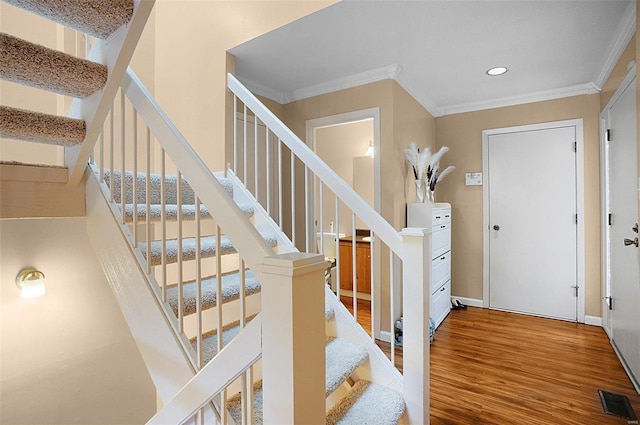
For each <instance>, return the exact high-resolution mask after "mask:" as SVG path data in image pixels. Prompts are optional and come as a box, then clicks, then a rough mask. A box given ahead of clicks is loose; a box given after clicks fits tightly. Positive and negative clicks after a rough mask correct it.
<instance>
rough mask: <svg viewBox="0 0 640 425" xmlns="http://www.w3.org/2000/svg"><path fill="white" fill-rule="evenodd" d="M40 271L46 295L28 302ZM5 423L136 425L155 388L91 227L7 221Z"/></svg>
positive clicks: (0, 315)
mask: <svg viewBox="0 0 640 425" xmlns="http://www.w3.org/2000/svg"><path fill="white" fill-rule="evenodd" d="M29 266H33V267H36V268H38V269H39V270H41V271H42V272H44V273H45V275H46V286H47V294H46V295H45V296H43V297H40V298H35V299H22V298H20V295H19V290H18V288H17V287H16V285H15V276H16V275H17V273H18V272H19V271H20V270H21V269H23V268H25V267H29ZM0 282H1V283H2V287H1V290H0V296H1V297H0V306H1V307H2V309H1V310H0V350H1V353H2V357H1V359H0V423H3V424H71V423H79V424H85V425H87V424H134V423H135V424H138V423H144V422H146V420H147V419H148V418H149V417H151V416H152V415H153V413H154V412H155V407H156V396H155V388H154V387H153V384H152V382H151V378H150V377H149V375H148V373H147V371H146V369H145V366H144V363H143V362H142V358H141V357H140V354H139V352H138V350H137V348H136V346H135V344H134V342H133V339H132V337H131V335H130V333H129V331H128V328H127V325H126V323H125V322H124V319H123V317H122V314H121V313H120V310H119V308H118V305H117V304H116V301H115V298H114V297H113V295H112V292H111V289H110V288H109V285H108V283H107V282H106V280H105V278H104V275H103V274H102V270H101V268H100V265H99V263H98V260H97V258H96V257H95V255H94V253H93V248H92V246H91V243H90V242H89V239H88V237H87V233H86V227H85V219H84V218H70V219H23V220H0Z"/></svg>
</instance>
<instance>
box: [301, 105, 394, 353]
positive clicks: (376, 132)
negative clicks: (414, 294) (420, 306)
mask: <svg viewBox="0 0 640 425" xmlns="http://www.w3.org/2000/svg"><path fill="white" fill-rule="evenodd" d="M365 120H373V146H374V149H375V155H374V157H373V209H374V210H376V211H377V212H378V213H380V209H381V206H380V204H381V200H380V134H381V133H380V107H378V106H376V107H374V108H368V109H360V110H356V111H349V112H344V113H341V114H335V115H328V116H324V117H319V118H313V119H309V120H307V121H306V123H305V134H306V139H305V143H306V144H307V146H309V148H310V149H311V150H312V151H314V152H315V151H316V149H315V130H316V129H317V128H323V127H331V126H335V125H343V124H349V123H355V122H359V121H365ZM310 180H311V179H310ZM307 193H309V200H308V202H309V210H310V211H315V188H314V185H313V184H311V182H309V183H308V184H307ZM315 232H316V230H315V228H313V229H311V226H309V234H308V235H307V237H308V238H315ZM312 240H313V239H312ZM376 252H377V254H376V255H378V256H379V255H380V254H379V250H376ZM394 270H399V267H396V268H394ZM338 284H339V283H338ZM371 284H372V291H371V311H372V315H371V320H372V321H373V333H374V337H375V338H378V339H382V340H385V341H387V342H391V339H390V337H389V338H385V332H382V328H381V320H380V315H379V313H378V314H373V312H374V311H375V312H380V311H381V307H382V306H381V303H380V299H381V296H382V291H381V285H380V283H379V276H378V278H377V279H372V281H371ZM399 298H400V297H398V296H396V297H395V299H399ZM397 308H399V307H398V306H396V309H397ZM397 311H400V310H397ZM388 334H389V335H393V334H392V333H391V332H388Z"/></svg>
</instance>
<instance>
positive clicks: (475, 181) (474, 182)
mask: <svg viewBox="0 0 640 425" xmlns="http://www.w3.org/2000/svg"><path fill="white" fill-rule="evenodd" d="M464 184H465V186H482V173H465V175H464Z"/></svg>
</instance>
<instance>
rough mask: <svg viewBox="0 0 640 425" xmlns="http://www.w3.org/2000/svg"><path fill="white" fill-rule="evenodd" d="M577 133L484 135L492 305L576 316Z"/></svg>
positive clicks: (569, 317) (562, 316)
mask: <svg viewBox="0 0 640 425" xmlns="http://www.w3.org/2000/svg"><path fill="white" fill-rule="evenodd" d="M576 131H577V130H576V126H575V125H568V126H563V127H554V128H539V129H533V130H526V131H521V130H518V129H511V130H507V131H506V132H502V133H498V134H489V135H488V137H486V138H485V155H486V157H487V158H486V161H485V173H486V175H487V183H488V184H487V187H486V188H485V191H487V192H488V220H486V219H485V223H487V222H488V223H487V224H488V229H486V230H485V232H487V233H486V234H485V238H486V239H488V244H487V243H486V242H485V249H486V248H487V247H486V245H488V251H489V252H488V255H489V261H488V263H489V264H488V286H489V288H488V292H489V293H488V297H489V307H490V308H495V309H500V310H508V311H515V312H521V313H527V314H534V315H538V316H545V317H552V318H558V319H564V320H572V321H575V320H577V319H578V310H577V306H578V303H577V302H578V290H581V289H582V288H576V286H581V285H579V282H578V274H577V270H578V231H577V224H576V215H577V212H578V207H577V202H578V201H577V199H578V196H577V159H576V158H577V155H576V152H575V150H574V149H575V146H576V140H577V137H576ZM485 200H487V196H486V195H485ZM486 239H485V240H486ZM485 264H486V263H485ZM485 267H486V266H485ZM485 276H486V275H485Z"/></svg>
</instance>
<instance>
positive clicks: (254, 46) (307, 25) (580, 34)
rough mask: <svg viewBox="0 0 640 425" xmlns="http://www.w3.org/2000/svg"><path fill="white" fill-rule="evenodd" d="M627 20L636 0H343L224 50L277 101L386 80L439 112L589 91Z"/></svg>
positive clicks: (607, 65)
mask: <svg viewBox="0 0 640 425" xmlns="http://www.w3.org/2000/svg"><path fill="white" fill-rule="evenodd" d="M635 20H636V13H635V1H633V0H629V1H627V0H560V1H543V0H534V1H529V0H511V1H488V0H475V1H471V0H466V1H450V0H449V1H443V0H438V1H435V0H418V1H415V0H414V1H409V0H406V1H399V0H396V1H378V0H368V1H362V0H359V1H358V0H344V1H342V2H340V3H336V4H334V5H332V6H329V7H327V8H325V9H323V10H320V11H318V12H316V13H314V14H312V15H309V16H306V17H304V18H301V19H299V20H297V21H295V22H292V23H290V24H288V25H286V26H284V27H282V28H279V29H276V30H274V31H272V32H270V33H268V34H265V35H263V36H261V37H258V38H256V39H253V40H250V41H248V42H246V43H244V44H242V45H239V46H237V47H235V48H233V49H231V50H230V52H231V53H232V54H234V55H235V56H236V59H237V62H236V73H237V76H238V78H239V79H240V80H241V81H242V82H244V83H245V84H246V85H247V86H248V87H249V88H250V89H251V90H252V91H254V92H256V93H258V94H260V95H263V96H266V97H269V98H271V99H273V100H276V101H278V102H280V103H288V102H291V101H294V100H298V99H303V98H306V97H310V96H314V95H318V94H323V93H328V92H332V91H335V90H338V89H342V88H348V87H353V86H357V85H360V84H364V83H368V82H373V81H378V80H382V79H386V78H394V79H395V80H396V81H397V82H398V83H399V84H401V85H402V86H403V87H404V88H405V89H406V90H407V91H408V92H409V93H411V94H412V95H413V97H415V98H416V99H417V100H418V101H419V102H420V103H421V104H422V105H423V106H424V107H425V108H426V109H427V110H429V112H431V114H432V115H434V116H441V115H446V114H451V113H457V112H465V111H471V110H479V109H486V108H492V107H498V106H506V105H513V104H519V103H527V102H532V101H538V100H546V99H553V98H559V97H565V96H572V95H577V94H584V93H595V92H597V91H598V90H599V89H600V88H601V86H602V84H604V82H605V81H606V78H607V77H608V75H609V73H610V72H611V69H612V68H613V65H615V63H616V61H617V60H618V58H619V56H620V54H621V53H622V51H623V49H624V47H626V44H627V42H628V41H629V40H630V39H631V37H632V35H633V33H634V31H635ZM499 65H502V66H506V67H508V68H509V72H507V73H506V74H505V75H503V76H500V77H489V76H487V75H486V74H485V71H486V70H487V69H489V68H490V67H493V66H499Z"/></svg>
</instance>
